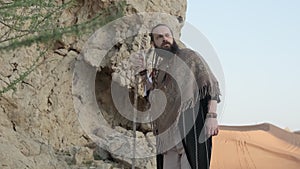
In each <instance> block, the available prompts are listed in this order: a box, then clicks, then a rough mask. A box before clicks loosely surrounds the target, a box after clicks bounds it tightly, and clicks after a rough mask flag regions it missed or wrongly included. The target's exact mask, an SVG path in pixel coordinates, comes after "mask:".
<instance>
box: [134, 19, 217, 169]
mask: <svg viewBox="0 0 300 169" xmlns="http://www.w3.org/2000/svg"><path fill="white" fill-rule="evenodd" d="M150 36H151V44H152V45H153V46H154V48H155V52H156V54H157V56H156V59H155V60H156V61H155V64H154V66H153V69H152V70H151V72H149V70H148V72H147V69H145V70H144V71H142V72H140V75H141V76H143V77H144V78H145V79H146V80H145V81H146V82H148V84H147V86H150V85H149V83H151V86H152V87H151V88H149V87H148V89H149V90H148V92H147V93H148V95H147V96H149V93H151V91H153V90H154V89H159V90H161V91H163V92H164V93H165V96H166V98H167V104H166V107H165V110H164V112H163V113H162V114H161V115H160V116H159V117H158V118H157V119H155V120H154V121H153V124H154V129H153V133H154V134H155V135H156V136H157V143H156V144H157V152H158V155H157V168H158V169H180V168H181V169H189V168H191V169H208V168H209V166H210V157H211V147H212V139H211V136H215V135H217V134H218V122H217V118H216V117H217V114H216V109H217V103H218V102H220V99H219V95H220V91H219V87H218V82H217V80H216V78H215V77H214V75H213V74H212V72H211V70H210V69H209V67H208V65H207V64H206V63H205V61H204V60H203V58H202V57H201V56H200V55H198V54H197V53H196V52H194V51H192V50H190V49H179V47H178V45H177V43H176V41H175V39H174V38H173V32H172V30H171V29H170V28H169V27H168V26H167V25H165V24H159V25H157V26H155V27H153V29H152V30H151V34H150ZM158 57H159V58H161V60H162V61H161V62H159V63H158V62H157V60H158ZM139 59H140V60H139V61H135V64H137V65H141V67H143V66H142V64H143V62H144V61H142V59H143V58H141V57H140V58H139ZM182 61H183V62H182ZM181 62H182V63H184V65H186V66H187V67H188V68H189V70H190V71H191V72H192V76H193V77H194V78H195V80H194V82H195V83H193V79H192V78H191V76H190V75H189V71H183V68H184V66H182V65H183V64H182V63H181ZM140 70H141V68H140ZM182 90H183V91H182ZM152 99H153V98H152ZM157 99H158V98H154V100H157ZM152 106H155V105H151V107H152ZM176 133H180V134H179V135H180V136H179V137H180V138H179V142H177V141H176V140H178V134H176ZM203 133H204V134H203ZM174 140H175V141H174ZM170 145H171V147H170Z"/></svg>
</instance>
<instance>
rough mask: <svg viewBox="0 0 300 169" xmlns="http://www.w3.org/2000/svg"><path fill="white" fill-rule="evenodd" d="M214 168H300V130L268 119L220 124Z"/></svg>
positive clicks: (213, 153) (213, 160)
mask: <svg viewBox="0 0 300 169" xmlns="http://www.w3.org/2000/svg"><path fill="white" fill-rule="evenodd" d="M211 169H300V134H299V132H289V131H286V130H283V129H281V128H278V127H276V126H274V125H272V124H267V123H264V124H259V125H253V126H220V132H219V135H218V136H216V137H213V152H212V163H211Z"/></svg>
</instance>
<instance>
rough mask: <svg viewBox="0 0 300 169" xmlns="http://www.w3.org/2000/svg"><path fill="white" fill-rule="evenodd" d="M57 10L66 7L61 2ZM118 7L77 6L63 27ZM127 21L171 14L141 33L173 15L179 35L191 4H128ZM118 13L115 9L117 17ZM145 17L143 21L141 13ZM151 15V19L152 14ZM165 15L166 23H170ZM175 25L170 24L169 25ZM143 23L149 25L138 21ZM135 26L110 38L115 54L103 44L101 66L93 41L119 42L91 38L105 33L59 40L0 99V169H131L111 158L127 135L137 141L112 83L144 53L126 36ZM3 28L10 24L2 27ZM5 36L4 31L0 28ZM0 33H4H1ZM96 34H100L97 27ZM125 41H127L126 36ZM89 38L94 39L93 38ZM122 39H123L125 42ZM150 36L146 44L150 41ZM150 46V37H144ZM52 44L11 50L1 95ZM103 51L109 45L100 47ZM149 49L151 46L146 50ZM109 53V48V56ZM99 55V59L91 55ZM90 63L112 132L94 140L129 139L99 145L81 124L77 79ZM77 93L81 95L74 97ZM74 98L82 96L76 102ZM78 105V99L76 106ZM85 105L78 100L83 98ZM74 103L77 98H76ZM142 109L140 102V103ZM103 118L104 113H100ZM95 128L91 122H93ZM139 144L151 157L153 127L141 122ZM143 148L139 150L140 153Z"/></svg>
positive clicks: (163, 0)
mask: <svg viewBox="0 0 300 169" xmlns="http://www.w3.org/2000/svg"><path fill="white" fill-rule="evenodd" d="M55 2H56V3H57V4H56V5H61V4H63V3H66V1H64V0H62V1H60V0H58V1H55ZM117 2H118V1H111V0H77V1H76V4H77V6H76V7H74V8H72V9H65V10H64V11H63V12H62V13H61V17H60V19H59V20H58V23H57V24H58V26H65V25H72V24H77V23H82V22H84V21H86V20H89V19H91V18H93V16H95V15H96V14H97V13H99V12H101V11H102V10H104V9H105V8H108V7H109V6H111V5H114V4H115V3H117ZM125 4H126V5H125V7H124V11H125V16H130V15H134V14H137V13H143V12H144V15H142V16H143V17H145V18H144V20H146V21H147V22H148V23H149V22H150V21H151V20H149V19H147V17H149V15H145V13H146V14H147V13H149V12H160V13H165V14H161V15H158V16H161V18H160V17H158V18H157V20H155V21H153V20H152V22H151V23H149V27H137V31H138V32H141V31H145V30H146V32H147V30H148V31H149V28H150V26H151V25H152V26H153V25H155V24H156V23H159V22H168V21H169V20H166V19H167V18H168V16H169V15H171V16H173V18H174V19H173V21H172V22H173V23H174V24H173V25H171V27H172V28H174V30H176V31H175V32H177V33H178V34H176V36H177V38H178V37H179V35H180V34H179V33H180V29H181V27H182V26H183V22H184V20H185V11H186V1H184V0H180V1H178V0H176V1H175V0H149V1H148V0H143V1H141V0H127V1H126V3H125ZM112 12H116V11H112ZM139 16H140V15H139ZM150 16H151V15H150ZM164 16H165V17H164ZM169 22H170V21H169ZM137 25H143V24H142V23H139V24H137ZM131 26H132V23H126V22H124V23H123V24H122V25H119V26H118V27H115V29H114V30H111V32H113V33H114V35H115V36H114V38H121V41H118V43H115V44H112V46H111V48H109V49H108V48H103V49H101V46H100V48H99V44H98V48H97V50H100V53H101V52H103V53H104V54H105V58H108V59H106V60H103V61H102V62H101V63H97V55H99V53H97V52H99V51H94V52H95V53H96V54H95V53H89V52H93V50H91V49H93V48H92V47H91V45H92V46H93V44H89V43H95V42H97V43H98V42H99V43H101V44H107V43H106V42H113V41H112V40H111V39H109V37H106V38H101V39H97V40H92V38H93V37H97V36H98V35H99V34H95V32H92V33H90V34H84V35H80V36H74V35H73V36H63V37H62V38H61V39H60V40H56V41H55V42H53V43H54V47H53V49H52V50H51V51H48V52H47V53H46V54H45V56H44V57H42V58H41V59H40V60H39V65H38V66H37V67H36V68H35V69H34V70H33V71H32V72H30V74H29V75H28V76H27V77H26V78H25V79H23V80H22V81H21V82H19V83H18V84H17V85H16V86H15V89H14V90H9V91H7V92H5V93H3V94H2V96H1V97H0V168H3V169H6V168H7V169H8V168H30V169H40V168H44V169H48V168H49V169H52V168H56V169H58V168H59V169H60V168H61V169H65V168H72V169H73V168H74V169H75V168H129V167H130V165H131V162H132V161H131V159H129V158H126V157H122V156H119V155H116V154H114V153H111V152H113V151H116V150H117V149H118V148H120V147H121V148H122V151H123V150H124V151H129V152H130V149H126V147H124V146H126V145H124V144H123V143H124V142H122V141H120V140H124V139H126V137H125V136H132V131H131V130H132V125H131V122H130V121H129V120H127V119H126V118H124V117H122V115H120V114H119V113H118V111H117V109H116V108H115V106H114V105H113V100H112V99H111V95H110V84H111V79H112V78H113V76H114V73H116V72H117V71H118V70H120V69H123V68H124V65H125V64H124V63H126V62H123V60H124V59H125V60H126V58H128V57H129V56H130V54H131V53H132V52H135V51H137V50H138V49H139V44H140V43H141V41H142V40H143V36H141V34H138V35H134V36H132V37H128V38H126V39H124V36H125V37H126V34H130V32H129V31H132V27H131ZM0 27H1V28H3V27H4V26H3V25H1V24H0ZM1 30H2V29H1ZM1 30H0V31H1ZM95 31H96V29H95ZM123 35H124V36H123ZM89 38H90V39H89ZM122 38H123V39H122ZM147 38H148V39H147ZM146 40H147V42H149V37H146ZM45 45H47V44H43V43H42V44H33V45H30V46H29V47H20V48H17V49H15V50H13V51H5V50H4V51H1V52H0V89H2V88H4V87H6V86H7V85H8V84H10V83H12V82H13V80H15V79H17V78H18V77H19V76H20V75H21V74H22V73H23V72H26V71H27V70H28V68H30V66H31V65H32V63H34V62H35V60H36V58H38V56H39V55H40V52H41V50H40V49H42V48H43V46H45ZM102 47H105V46H102ZM148 47H149V46H145V48H148ZM104 49H105V50H104ZM93 54H95V56H96V58H94V59H95V60H93V57H89V55H93ZM81 59H82V62H85V63H88V64H89V66H91V67H93V70H94V69H95V68H96V70H97V72H96V76H95V77H96V78H95V79H94V82H95V84H96V85H94V87H95V88H94V89H92V91H95V93H96V94H95V97H96V98H97V103H98V106H99V107H100V110H101V112H100V113H102V115H103V119H101V120H103V121H106V122H107V124H106V126H107V128H108V129H107V130H106V129H105V128H103V127H102V128H99V129H98V130H96V131H92V132H93V133H94V134H95V136H101V135H104V134H105V132H108V131H118V133H123V135H118V134H115V135H110V136H111V137H109V138H105V139H104V138H102V139H100V140H99V141H100V142H95V139H93V138H92V137H91V135H90V133H89V132H88V131H86V128H84V127H83V126H82V125H83V124H82V123H81V122H80V120H79V118H78V114H77V113H78V112H76V106H75V108H74V102H73V101H74V100H73V99H74V91H72V90H74V89H73V88H72V87H73V86H72V84H73V83H74V78H73V73H74V69H75V68H76V64H77V63H78V62H80V60H81ZM117 79H119V81H118V82H119V84H118V85H119V86H121V87H126V86H127V85H128V84H129V83H127V82H126V81H128V79H126V75H125V76H122V75H120V74H119V75H117ZM75 93H76V91H75ZM75 98H76V96H75ZM77 101H78V100H77ZM79 101H80V99H79ZM75 102H76V100H75ZM141 104H142V103H141ZM98 113H99V112H98ZM87 122H89V121H87ZM137 138H138V139H137V146H138V148H141V150H143V151H144V152H137V154H139V153H147V152H148V153H153V152H155V148H154V147H153V144H155V143H153V140H151V139H149V138H153V136H152V133H151V132H150V129H149V125H147V124H143V125H142V124H139V125H138V131H137ZM138 150H139V149H138ZM136 165H137V167H138V168H155V159H154V157H149V158H143V159H138V160H137V161H136Z"/></svg>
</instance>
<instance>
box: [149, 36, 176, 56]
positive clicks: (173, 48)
mask: <svg viewBox="0 0 300 169" xmlns="http://www.w3.org/2000/svg"><path fill="white" fill-rule="evenodd" d="M166 44H169V45H170V47H169V48H163V47H158V46H156V45H155V44H154V47H155V51H156V52H157V54H158V55H160V56H169V55H173V54H176V53H177V52H178V50H179V47H178V45H177V43H176V41H175V39H174V40H173V44H171V43H170V42H165V43H162V46H164V45H166Z"/></svg>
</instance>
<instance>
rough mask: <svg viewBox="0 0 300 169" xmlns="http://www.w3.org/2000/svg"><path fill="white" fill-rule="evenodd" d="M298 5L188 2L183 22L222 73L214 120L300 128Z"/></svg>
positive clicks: (287, 1) (294, 1) (281, 0)
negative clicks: (220, 97) (220, 100)
mask: <svg viewBox="0 0 300 169" xmlns="http://www.w3.org/2000/svg"><path fill="white" fill-rule="evenodd" d="M299 8H300V1H299V0H262V1H261V0H260V1H259V0H251V1H250V0H248V1H247V0H235V1H234V0H226V1H203V0H188V8H187V13H186V22H187V23H188V24H191V25H192V26H194V27H195V28H196V29H197V30H198V31H199V32H201V33H202V34H203V35H204V36H205V37H206V38H207V39H208V41H209V42H210V43H211V45H212V46H213V48H214V49H215V51H216V53H217V56H218V60H219V65H220V66H221V70H222V71H223V75H224V79H225V83H224V84H225V88H224V89H223V90H225V91H223V93H225V96H224V97H225V98H223V104H222V105H221V106H219V107H218V108H219V111H221V112H220V114H221V116H220V118H219V123H220V124H222V125H253V124H259V123H264V122H266V123H271V124H274V125H276V126H278V127H281V128H289V129H290V130H292V131H295V130H300V102H299V101H300V98H299V97H300V78H299V77H300V66H299V64H300V10H299ZM189 34H191V32H189ZM199 47H200V48H201V46H199ZM224 79H222V78H221V80H224Z"/></svg>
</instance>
